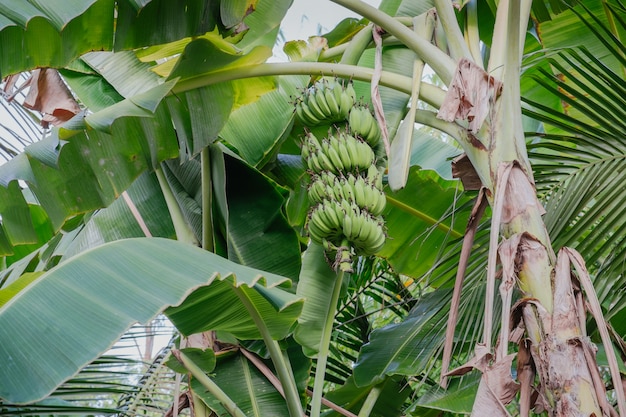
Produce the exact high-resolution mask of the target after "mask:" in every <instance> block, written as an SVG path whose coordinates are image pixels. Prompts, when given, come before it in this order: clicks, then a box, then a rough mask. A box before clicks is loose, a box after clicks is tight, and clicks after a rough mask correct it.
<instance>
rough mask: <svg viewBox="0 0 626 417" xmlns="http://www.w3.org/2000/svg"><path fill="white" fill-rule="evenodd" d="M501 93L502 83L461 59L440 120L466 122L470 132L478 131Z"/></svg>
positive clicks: (440, 114) (471, 63) (466, 60)
mask: <svg viewBox="0 0 626 417" xmlns="http://www.w3.org/2000/svg"><path fill="white" fill-rule="evenodd" d="M501 90H502V82H500V81H499V80H496V79H495V78H493V77H492V76H490V75H489V74H488V73H486V72H485V70H483V69H482V68H480V67H479V66H478V65H476V64H474V63H473V62H472V61H470V60H468V59H467V58H462V59H461V60H460V61H459V63H458V65H457V67H456V71H455V73H454V78H453V79H452V83H451V84H450V87H449V88H448V93H447V94H446V97H445V99H444V101H443V103H442V104H441V107H440V109H439V113H438V114H437V117H438V118H439V119H442V120H445V121H447V122H453V121H454V120H456V119H461V120H467V121H468V122H469V131H470V132H476V131H478V130H479V129H480V126H481V125H482V124H483V122H484V121H485V119H486V118H487V115H488V114H489V110H490V108H491V103H493V102H494V100H495V98H496V97H497V96H498V94H500V91H501Z"/></svg>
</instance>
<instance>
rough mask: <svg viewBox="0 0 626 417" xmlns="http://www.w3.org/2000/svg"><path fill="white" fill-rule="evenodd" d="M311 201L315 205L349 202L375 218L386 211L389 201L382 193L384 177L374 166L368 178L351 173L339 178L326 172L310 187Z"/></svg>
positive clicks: (315, 179) (368, 173) (316, 177)
mask: <svg viewBox="0 0 626 417" xmlns="http://www.w3.org/2000/svg"><path fill="white" fill-rule="evenodd" d="M309 199H310V200H311V202H312V203H313V204H318V203H322V202H323V201H325V200H333V201H348V202H349V203H351V204H355V205H356V206H358V207H359V208H361V209H365V210H367V211H368V212H369V213H370V214H371V215H373V216H379V215H380V214H382V212H383V210H384V209H385V204H386V203H387V199H386V197H385V193H384V192H383V191H382V175H381V174H380V172H379V171H378V170H377V169H376V168H375V167H374V166H373V165H372V166H370V168H369V169H368V172H367V176H365V177H363V176H361V175H354V174H352V173H349V174H348V175H346V176H337V175H335V174H333V173H332V172H329V171H325V172H322V173H321V174H320V175H317V176H315V177H314V178H313V181H312V182H311V185H310V186H309Z"/></svg>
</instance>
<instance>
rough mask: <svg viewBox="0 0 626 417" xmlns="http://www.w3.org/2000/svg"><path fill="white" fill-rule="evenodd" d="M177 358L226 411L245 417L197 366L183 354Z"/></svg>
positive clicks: (232, 414) (236, 416) (179, 354)
mask: <svg viewBox="0 0 626 417" xmlns="http://www.w3.org/2000/svg"><path fill="white" fill-rule="evenodd" d="M178 358H179V359H180V361H181V362H182V363H183V365H184V366H185V368H186V369H187V370H188V371H189V373H191V375H193V377H194V378H196V379H197V380H198V382H200V383H201V384H202V386H203V387H205V388H206V389H207V391H209V392H210V393H211V394H212V395H213V396H214V397H215V398H217V400H218V401H219V402H221V403H222V405H223V406H224V408H226V411H228V413H229V414H230V415H231V416H233V417H246V414H245V413H244V412H243V411H241V409H240V408H239V407H237V404H236V403H235V402H234V401H233V400H232V399H231V398H230V397H229V396H228V395H226V393H225V392H224V391H222V389H221V388H220V387H219V386H218V385H217V384H216V383H215V382H213V380H212V379H211V378H209V377H208V376H207V375H206V374H205V373H204V371H203V370H202V369H200V367H199V366H198V365H196V364H195V363H194V362H193V361H192V360H191V359H189V358H188V357H187V356H186V355H185V354H184V353H183V352H178Z"/></svg>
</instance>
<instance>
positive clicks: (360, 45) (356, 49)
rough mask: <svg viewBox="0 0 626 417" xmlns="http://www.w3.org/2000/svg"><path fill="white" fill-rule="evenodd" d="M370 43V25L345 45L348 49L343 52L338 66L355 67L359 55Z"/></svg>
mask: <svg viewBox="0 0 626 417" xmlns="http://www.w3.org/2000/svg"><path fill="white" fill-rule="evenodd" d="M370 42H372V25H367V26H366V27H364V28H363V29H361V31H360V32H359V33H357V34H356V35H354V37H353V38H352V40H351V41H350V43H348V44H347V45H348V46H349V48H347V49H346V50H345V52H344V53H343V55H342V56H341V60H340V61H339V63H340V64H345V65H357V64H358V63H359V59H361V55H363V52H365V50H366V49H367V47H368V46H369V44H370Z"/></svg>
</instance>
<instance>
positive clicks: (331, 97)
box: [324, 83, 341, 117]
mask: <svg viewBox="0 0 626 417" xmlns="http://www.w3.org/2000/svg"><path fill="white" fill-rule="evenodd" d="M333 90H334V87H332V86H330V85H329V84H328V83H326V84H325V85H324V97H326V104H327V105H328V108H329V110H330V114H333V115H336V117H338V116H339V101H337V98H336V97H335V94H334V92H333ZM340 97H341V96H340Z"/></svg>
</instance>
